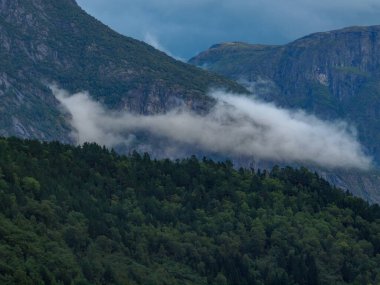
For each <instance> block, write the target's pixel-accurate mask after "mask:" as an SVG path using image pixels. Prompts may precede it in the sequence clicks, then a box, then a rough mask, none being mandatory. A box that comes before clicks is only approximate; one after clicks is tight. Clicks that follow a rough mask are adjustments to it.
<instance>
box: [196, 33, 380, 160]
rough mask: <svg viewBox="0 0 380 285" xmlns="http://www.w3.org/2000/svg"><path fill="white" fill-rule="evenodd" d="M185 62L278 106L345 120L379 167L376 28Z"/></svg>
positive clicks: (229, 46)
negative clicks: (234, 82) (242, 85)
mask: <svg viewBox="0 0 380 285" xmlns="http://www.w3.org/2000/svg"><path fill="white" fill-rule="evenodd" d="M190 63H192V64H194V65H197V66H201V67H203V68H205V69H207V70H210V71H213V72H217V73H219V74H221V75H224V76H227V77H229V78H231V79H234V80H237V81H239V82H242V83H245V84H246V86H248V87H249V88H250V89H251V90H252V91H253V92H254V93H255V94H257V95H258V96H259V97H261V98H264V99H265V100H268V101H274V102H276V103H277V104H279V105H281V106H284V107H288V108H289V107H290V108H295V109H303V110H306V111H308V112H312V113H314V114H316V115H318V116H319V117H321V118H324V119H330V120H331V119H343V120H345V121H347V122H348V123H350V124H352V125H354V126H355V127H357V129H358V134H359V138H360V141H361V142H362V143H363V145H364V146H365V147H366V148H367V151H368V152H369V153H370V154H371V155H373V156H374V158H375V160H376V162H377V163H379V162H380V26H372V27H351V28H346V29H342V30H337V31H331V32H325V33H316V34H312V35H310V36H307V37H304V38H301V39H299V40H296V41H294V42H291V43H289V44H287V45H283V46H268V45H252V44H246V43H239V42H233V43H223V44H218V45H214V46H212V47H211V48H210V49H209V50H207V51H205V52H202V53H201V54H199V55H198V56H196V57H194V58H192V59H191V60H190Z"/></svg>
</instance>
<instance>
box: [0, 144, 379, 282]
mask: <svg viewBox="0 0 380 285" xmlns="http://www.w3.org/2000/svg"><path fill="white" fill-rule="evenodd" d="M0 211H1V213H0V256H1V258H0V283H1V284H82V285H83V284H215V285H216V284H217V285H222V284H250V285H254V284H293V285H295V284H379V283H380V207H379V206H369V205H368V204H367V203H365V202H363V201H362V200H360V199H358V198H354V197H352V196H350V195H348V194H346V193H343V192H341V191H340V190H338V189H334V188H332V187H331V186H329V184H328V183H326V182H325V181H324V180H322V179H320V178H319V177H318V176H317V175H315V174H313V173H310V172H308V171H307V170H306V169H299V170H296V169H291V168H284V169H280V168H278V167H275V168H274V169H273V170H272V171H271V172H266V171H258V170H256V171H254V170H252V169H251V170H247V169H240V170H235V169H234V168H233V166H232V164H231V163H230V162H223V163H222V162H218V163H217V162H213V161H210V160H206V159H203V160H197V159H196V158H195V157H192V158H189V159H185V160H181V161H169V160H161V161H156V160H152V159H150V157H149V156H148V155H139V154H137V153H133V154H131V155H130V156H119V155H117V154H116V153H114V152H112V151H108V150H106V149H104V148H101V147H99V146H98V145H95V144H85V145H84V146H82V147H73V146H68V145H62V144H59V143H40V142H37V141H22V140H19V139H14V138H11V139H0Z"/></svg>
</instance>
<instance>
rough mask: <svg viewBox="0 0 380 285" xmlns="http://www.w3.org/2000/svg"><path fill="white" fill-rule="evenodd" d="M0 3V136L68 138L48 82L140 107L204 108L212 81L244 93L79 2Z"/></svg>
mask: <svg viewBox="0 0 380 285" xmlns="http://www.w3.org/2000/svg"><path fill="white" fill-rule="evenodd" d="M0 7H1V10H0V51H1V57H0V83H2V84H0V96H1V97H2V99H3V100H2V102H3V103H2V104H1V105H0V110H1V111H2V112H3V113H4V116H2V117H1V118H0V130H1V131H0V135H17V136H20V137H27V138H39V139H47V140H60V141H64V142H68V141H70V138H69V132H70V131H69V126H68V125H67V123H66V122H65V121H66V118H65V117H64V115H62V114H61V112H60V110H59V104H58V102H57V100H56V99H55V98H54V96H53V95H52V93H51V91H50V90H49V88H48V87H47V86H46V85H47V84H50V83H56V84H58V85H59V86H60V87H62V88H64V89H67V90H68V91H70V92H73V93H74V92H78V91H83V90H86V91H89V93H90V94H91V95H92V96H93V97H94V98H95V99H96V100H97V101H100V102H102V103H104V104H105V105H106V106H107V107H109V108H111V109H126V110H130V111H132V112H136V113H141V114H152V113H160V112H165V111H167V110H170V109H171V108H174V107H177V106H179V105H182V104H183V105H185V106H186V107H187V108H190V109H193V110H196V111H199V112H202V111H205V110H207V109H208V108H209V107H210V106H212V104H213V99H212V98H210V97H208V96H207V92H208V90H209V89H210V88H213V87H221V88H226V89H230V90H234V91H236V92H246V90H245V89H244V88H243V87H241V86H239V85H238V84H236V83H234V82H232V81H229V80H227V79H224V78H222V77H220V76H217V75H214V74H211V73H209V72H204V71H201V70H200V69H198V68H194V67H193V66H190V65H188V64H185V63H183V62H179V61H177V60H175V59H172V58H170V57H169V56H167V55H166V54H164V53H162V52H160V51H158V50H155V49H154V48H153V47H151V46H149V45H148V44H146V43H143V42H141V41H137V40H134V39H132V38H129V37H126V36H122V35H120V34H118V33H117V32H115V31H113V30H111V29H110V28H109V27H107V26H105V25H104V24H102V23H100V22H99V21H98V20H96V19H95V18H94V17H92V16H90V15H88V14H87V13H85V12H84V11H83V10H82V9H81V8H80V7H79V5H78V4H77V3H76V1H72V0H65V1H52V0H30V1H29V0H14V1H13V0H12V1H11V0H2V1H1V2H0Z"/></svg>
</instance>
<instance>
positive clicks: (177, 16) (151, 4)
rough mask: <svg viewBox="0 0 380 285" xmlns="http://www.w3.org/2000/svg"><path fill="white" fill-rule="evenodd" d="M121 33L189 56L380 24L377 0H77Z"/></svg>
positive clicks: (379, 9)
mask: <svg viewBox="0 0 380 285" xmlns="http://www.w3.org/2000/svg"><path fill="white" fill-rule="evenodd" d="M77 1H78V4H79V5H81V7H82V8H83V9H84V10H86V11H87V12H89V13H90V14H91V15H93V16H95V17H96V18H98V19H99V20H101V21H102V22H104V23H106V24H107V25H109V26H110V27H112V28H113V29H115V30H117V31H118V32H120V33H122V34H124V35H128V36H131V37H134V38H137V39H140V40H145V41H147V42H149V43H150V44H152V45H155V46H156V47H160V48H161V49H163V50H165V51H166V52H168V53H170V54H172V55H174V56H177V57H180V58H185V59H188V58H190V57H192V56H194V55H195V54H197V53H198V52H200V51H202V50H204V49H207V48H208V47H209V46H211V45H212V44H215V43H220V42H225V41H246V42H251V43H267V44H282V43H286V42H289V41H292V40H294V39H296V38H298V37H301V36H304V35H306V34H310V33H313V32H317V31H326V30H331V29H337V28H342V27H345V26H354V25H376V24H380V1H379V0H318V1H316V0H77Z"/></svg>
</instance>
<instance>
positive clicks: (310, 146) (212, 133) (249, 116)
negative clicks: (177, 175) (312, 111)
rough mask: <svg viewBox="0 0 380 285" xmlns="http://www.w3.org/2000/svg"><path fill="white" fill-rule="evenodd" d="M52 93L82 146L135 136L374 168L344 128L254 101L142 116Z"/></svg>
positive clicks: (235, 99) (220, 98)
mask: <svg viewBox="0 0 380 285" xmlns="http://www.w3.org/2000/svg"><path fill="white" fill-rule="evenodd" d="M52 91H53V93H54V95H55V96H56V98H57V99H58V100H59V101H60V102H61V104H62V105H63V106H64V107H65V109H66V110H67V111H68V112H69V113H70V114H71V116H72V119H71V125H72V127H73V129H74V130H75V131H74V135H75V138H76V139H77V142H78V143H84V142H97V143H99V144H103V145H106V146H108V147H112V146H116V145H120V144H129V143H130V142H131V138H133V137H134V135H137V134H139V133H145V134H147V133H148V134H149V135H150V136H153V137H154V138H155V139H157V141H159V140H160V139H163V140H165V142H166V143H167V144H168V145H167V147H168V148H174V149H175V146H177V145H182V146H187V147H189V148H191V149H194V150H201V151H204V152H210V153H220V154H224V155H226V156H230V157H233V156H239V157H242V156H246V157H248V158H249V157H252V158H253V157H254V158H255V159H263V160H271V161H278V162H289V163H290V162H296V163H302V164H312V165H317V166H322V167H327V168H357V169H363V170H365V169H368V168H370V166H371V159H370V158H369V157H367V156H366V155H365V154H364V152H363V150H362V148H361V145H360V143H359V142H358V141H357V139H356V135H355V134H354V132H353V131H352V130H351V129H350V128H349V127H348V126H347V125H346V124H345V123H343V122H336V123H328V122H324V121H322V120H320V119H318V118H316V117H314V116H310V115H307V114H305V113H304V112H301V111H299V112H291V111H288V110H285V109H280V108H278V107H276V106H275V105H273V104H269V103H264V102H261V101H259V100H257V99H255V98H247V97H243V96H235V95H232V94H226V93H223V92H214V93H213V94H212V96H213V97H215V98H216V99H217V104H216V105H215V107H214V108H213V109H212V110H211V111H210V112H209V114H207V115H198V114H194V113H192V112H190V111H183V110H175V111H171V112H169V113H166V114H159V115H149V116H144V115H136V114H131V113H129V112H116V111H110V110H107V109H105V108H104V107H103V106H102V105H100V103H98V102H95V101H93V100H92V99H91V97H90V96H89V94H88V93H86V92H82V93H77V94H74V95H70V94H68V93H67V92H65V91H63V90H60V89H58V88H56V87H52ZM152 142H155V140H150V143H151V144H153V143H152ZM152 147H153V148H154V147H155V145H154V144H153V145H152Z"/></svg>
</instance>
